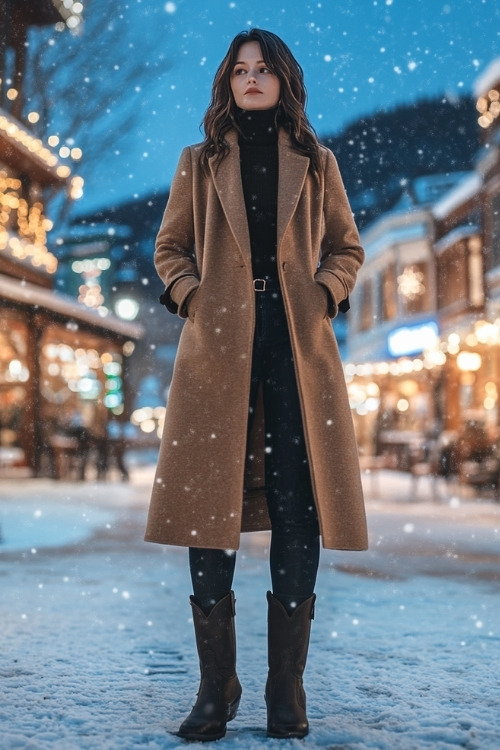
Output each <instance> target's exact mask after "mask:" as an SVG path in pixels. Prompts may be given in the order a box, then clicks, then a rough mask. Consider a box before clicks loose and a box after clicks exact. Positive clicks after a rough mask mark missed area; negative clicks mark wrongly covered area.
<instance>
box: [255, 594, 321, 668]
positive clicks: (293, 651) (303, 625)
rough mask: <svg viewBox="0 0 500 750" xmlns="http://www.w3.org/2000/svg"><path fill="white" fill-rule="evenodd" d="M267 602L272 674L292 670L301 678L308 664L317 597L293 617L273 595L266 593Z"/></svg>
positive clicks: (269, 662) (297, 610)
mask: <svg viewBox="0 0 500 750" xmlns="http://www.w3.org/2000/svg"><path fill="white" fill-rule="evenodd" d="M267 601H268V606H269V609H268V620H267V622H268V664H269V670H270V673H275V672H277V671H282V670H283V669H289V670H291V672H292V673H293V674H294V675H295V676H297V677H301V676H302V674H303V672H304V669H305V666H306V661H307V653H308V650H309V639H310V633H311V621H312V620H313V619H314V603H315V601H316V595H315V594H313V595H312V596H311V597H309V599H306V601H305V602H302V604H300V605H299V606H298V607H297V608H296V609H295V610H294V612H293V613H292V614H291V615H289V614H288V612H287V611H286V609H285V607H284V606H283V604H282V603H281V602H280V601H279V599H277V598H276V597H275V596H273V594H272V593H271V592H270V591H268V592H267Z"/></svg>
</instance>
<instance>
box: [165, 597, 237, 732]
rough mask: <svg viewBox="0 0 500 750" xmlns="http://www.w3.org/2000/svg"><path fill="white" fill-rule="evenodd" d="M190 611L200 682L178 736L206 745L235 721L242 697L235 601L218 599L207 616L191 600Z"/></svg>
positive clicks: (229, 598)
mask: <svg viewBox="0 0 500 750" xmlns="http://www.w3.org/2000/svg"><path fill="white" fill-rule="evenodd" d="M190 601H191V606H192V608H193V622H194V632H195V636H196V647H197V649H198V656H199V659H200V672H201V682H200V687H199V690H198V697H197V699H196V703H195V705H194V706H193V709H192V711H191V713H190V714H189V716H188V717H187V719H186V720H185V721H183V722H182V724H181V726H180V728H179V731H178V732H177V735H178V736H179V737H183V738H184V739H186V740H198V741H201V742H208V741H210V740H219V739H220V738H221V737H224V735H225V734H226V724H227V722H228V721H231V719H234V717H235V716H236V712H237V710H238V706H239V703H240V697H241V685H240V682H239V680H238V677H237V675H236V636H235V630H234V615H235V607H234V604H235V599H234V594H233V592H232V591H231V593H230V594H227V596H225V597H223V598H222V599H220V601H218V602H217V604H216V605H215V606H214V607H213V609H212V610H211V611H210V614H209V615H208V616H207V615H205V613H204V612H203V611H202V610H201V609H200V608H199V607H198V605H197V604H196V602H195V599H194V597H190Z"/></svg>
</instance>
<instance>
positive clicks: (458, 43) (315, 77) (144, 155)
mask: <svg viewBox="0 0 500 750" xmlns="http://www.w3.org/2000/svg"><path fill="white" fill-rule="evenodd" d="M499 7H500V6H499V3H498V0H449V1H448V2H442V0H412V2H409V0H342V1H340V0H338V1H337V0H323V1H322V2H289V3H286V2H271V0H253V1H252V2H250V1H248V0H241V1H240V2H227V0H216V1H215V2H214V1H213V0H212V1H211V2H208V0H176V1H175V2H163V1H162V2H159V1H158V0H155V1H154V2H151V0H130V1H129V2H128V3H127V4H126V5H124V6H123V7H122V12H123V13H124V14H125V16H126V18H127V22H128V33H129V39H131V40H133V41H134V42H135V46H136V49H137V50H140V53H141V54H144V56H145V59H147V57H148V55H152V54H157V52H158V49H162V48H164V54H165V55H166V57H167V58H168V60H169V63H170V64H169V69H168V71H167V73H164V74H163V75H162V76H161V77H160V79H159V80H158V81H148V83H149V84H150V85H149V86H148V87H147V96H146V95H144V96H142V98H141V93H140V92H139V93H137V92H136V93H135V94H134V96H135V97H136V99H137V106H138V111H139V116H138V118H137V124H136V126H135V128H134V130H133V131H132V132H131V134H130V137H129V139H128V141H127V142H126V143H125V145H124V146H123V147H122V148H121V149H120V153H117V154H110V155H109V157H108V158H106V159H105V160H103V162H102V165H101V167H100V169H99V170H97V171H96V172H95V173H94V174H93V176H92V178H90V179H87V184H86V192H85V196H84V198H82V199H81V200H80V202H79V205H78V212H81V211H87V210H89V209H90V208H94V207H97V206H102V205H109V203H112V202H116V201H117V200H121V199H123V200H125V199H130V198H132V197H133V196H134V195H137V196H141V197H142V196H143V195H146V194H148V193H150V192H151V191H152V190H154V189H165V188H167V187H168V185H169V184H170V181H171V178H172V175H173V171H174V169H175V166H176V163H177V159H178V156H179V153H180V150H181V148H182V147H183V146H184V145H187V144H189V143H194V142H197V141H200V140H202V135H201V133H200V129H199V125H200V122H201V120H202V117H203V114H204V111H205V108H206V106H207V104H208V100H209V96H210V88H211V83H212V79H213V75H214V73H215V70H216V68H217V66H218V64H219V62H220V61H221V59H222V57H223V56H224V54H225V52H226V50H227V47H228V44H229V42H230V40H231V39H232V38H233V36H234V35H235V34H236V33H237V32H239V31H240V30H242V29H245V28H249V27H251V26H259V27H261V28H266V29H268V30H270V31H274V32H275V33H277V34H278V35H280V36H281V37H282V38H283V39H284V40H285V42H286V43H287V44H288V45H289V46H290V47H291V49H292V51H293V52H294V54H295V56H296V57H297V59H298V61H299V62H300V64H301V65H302V67H303V68H304V72H305V80H306V86H307V89H308V94H309V103H308V114H309V117H310V120H311V122H312V124H313V126H314V128H315V129H316V131H317V133H318V134H319V135H320V136H322V135H326V134H332V133H337V132H338V131H339V130H341V128H342V127H343V126H345V125H347V124H348V123H350V122H352V121H353V120H355V119H357V118H358V117H360V116H362V115H367V114H371V113H372V112H374V111H375V110H377V109H391V108H393V107H394V106H396V105H397V104H403V103H409V102H412V101H415V100H419V99H422V98H426V97H431V96H436V95H441V94H443V95H445V96H448V97H456V96H457V95H460V94H463V93H467V94H470V93H471V92H472V88H473V84H474V81H475V80H476V79H477V77H478V75H479V74H480V73H482V72H483V71H484V70H485V68H486V67H487V66H488V64H489V63H490V62H491V61H492V60H493V59H494V58H495V57H497V56H498V55H500V10H499Z"/></svg>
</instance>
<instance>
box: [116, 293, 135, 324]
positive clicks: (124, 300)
mask: <svg viewBox="0 0 500 750" xmlns="http://www.w3.org/2000/svg"><path fill="white" fill-rule="evenodd" d="M114 307H115V313H116V314H117V315H118V317H119V318H122V319H123V320H135V318H136V317H137V315H138V313H139V303H138V302H137V300H136V299H133V298H132V297H119V298H118V299H117V300H116V301H115V304H114Z"/></svg>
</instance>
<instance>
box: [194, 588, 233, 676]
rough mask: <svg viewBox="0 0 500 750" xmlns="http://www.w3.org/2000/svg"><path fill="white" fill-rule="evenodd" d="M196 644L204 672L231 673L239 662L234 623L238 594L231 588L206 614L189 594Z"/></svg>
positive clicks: (201, 669) (227, 674) (225, 674)
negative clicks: (237, 661) (211, 670)
mask: <svg viewBox="0 0 500 750" xmlns="http://www.w3.org/2000/svg"><path fill="white" fill-rule="evenodd" d="M190 603H191V607H192V611H193V624H194V632H195V638H196V648H197V651H198V657H199V660H200V671H201V673H202V675H203V674H204V673H205V672H206V671H207V670H210V669H216V670H217V671H218V672H219V673H220V674H221V675H224V676H228V677H229V676H232V675H233V674H234V672H235V664H236V633H235V627H234V616H235V614H236V610H235V598H234V593H233V592H232V591H231V592H230V593H229V594H227V596H224V597H223V598H222V599H220V600H219V601H218V602H217V604H215V605H214V607H213V608H212V610H211V611H210V614H208V615H206V614H205V613H204V612H203V610H202V609H201V608H200V607H199V606H198V605H197V603H196V600H195V598H194V597H193V596H191V597H190Z"/></svg>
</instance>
